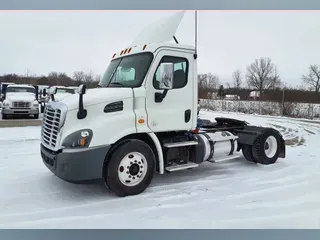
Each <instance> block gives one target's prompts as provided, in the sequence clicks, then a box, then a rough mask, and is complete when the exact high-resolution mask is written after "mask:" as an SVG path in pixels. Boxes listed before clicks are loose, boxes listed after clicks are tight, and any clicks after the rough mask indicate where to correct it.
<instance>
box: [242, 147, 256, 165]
mask: <svg viewBox="0 0 320 240" xmlns="http://www.w3.org/2000/svg"><path fill="white" fill-rule="evenodd" d="M242 154H243V156H244V158H245V159H246V160H247V161H249V162H253V163H257V161H256V160H255V159H254V157H253V154H252V146H250V145H243V146H242Z"/></svg>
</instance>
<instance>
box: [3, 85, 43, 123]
mask: <svg viewBox="0 0 320 240" xmlns="http://www.w3.org/2000/svg"><path fill="white" fill-rule="evenodd" d="M37 95H38V94H37V89H36V87H34V86H32V85H25V84H11V85H8V86H7V88H6V92H5V95H4V98H5V99H4V100H3V104H2V111H1V114H2V119H7V118H8V117H9V116H17V115H19V116H20V115H24V116H29V115H33V118H34V119H38V118H39V102H38V100H37Z"/></svg>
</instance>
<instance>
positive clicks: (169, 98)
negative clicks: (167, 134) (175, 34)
mask: <svg viewBox="0 0 320 240" xmlns="http://www.w3.org/2000/svg"><path fill="white" fill-rule="evenodd" d="M193 61H194V60H193V53H191V52H188V51H186V52H183V51H181V52H177V51H172V50H161V51H160V52H159V53H158V54H157V55H156V56H155V61H154V64H153V65H152V67H151V69H150V72H149V74H148V79H147V82H146V88H147V96H146V110H147V114H148V126H149V128H150V129H151V130H152V131H153V132H163V131H179V130H182V131H183V130H191V128H192V121H193V119H192V116H193V115H194V114H193V112H192V111H193V109H194V108H193V104H194V103H193V102H194V101H193V99H194V97H195V96H194V92H195V91H194V89H193V64H192V63H193ZM162 62H167V63H173V64H174V83H173V89H171V90H168V91H167V94H166V95H165V97H164V98H163V99H161V98H159V95H160V96H161V95H162V94H163V93H164V92H165V91H164V90H160V89H159V80H160V68H159V65H160V63H162ZM157 95H158V96H157Z"/></svg>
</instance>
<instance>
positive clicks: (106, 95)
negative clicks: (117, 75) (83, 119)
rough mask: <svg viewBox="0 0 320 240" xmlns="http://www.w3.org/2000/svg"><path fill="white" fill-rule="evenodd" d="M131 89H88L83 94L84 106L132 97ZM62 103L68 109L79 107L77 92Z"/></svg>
mask: <svg viewBox="0 0 320 240" xmlns="http://www.w3.org/2000/svg"><path fill="white" fill-rule="evenodd" d="M132 97H133V91H132V89H131V88H94V89H88V90H87V93H86V94H84V95H83V105H84V107H87V106H90V105H95V104H99V103H104V102H110V101H117V100H122V99H126V98H132ZM61 102H62V103H64V104H66V105H67V106H68V110H69V111H70V110H74V109H78V108H79V94H77V93H76V94H71V95H70V96H68V97H66V98H64V99H63V100H61Z"/></svg>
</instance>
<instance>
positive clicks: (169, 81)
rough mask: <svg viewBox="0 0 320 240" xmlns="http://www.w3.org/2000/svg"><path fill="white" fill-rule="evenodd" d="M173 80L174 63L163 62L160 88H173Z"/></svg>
mask: <svg viewBox="0 0 320 240" xmlns="http://www.w3.org/2000/svg"><path fill="white" fill-rule="evenodd" d="M173 80H174V79H173V63H161V64H160V82H159V88H160V89H164V90H170V89H172V88H173Z"/></svg>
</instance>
